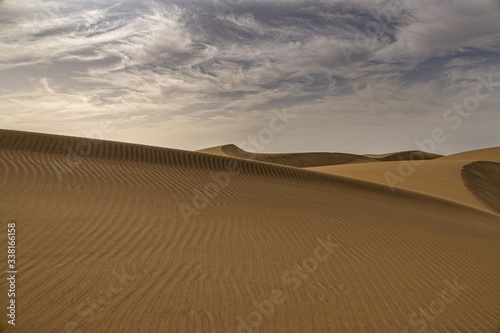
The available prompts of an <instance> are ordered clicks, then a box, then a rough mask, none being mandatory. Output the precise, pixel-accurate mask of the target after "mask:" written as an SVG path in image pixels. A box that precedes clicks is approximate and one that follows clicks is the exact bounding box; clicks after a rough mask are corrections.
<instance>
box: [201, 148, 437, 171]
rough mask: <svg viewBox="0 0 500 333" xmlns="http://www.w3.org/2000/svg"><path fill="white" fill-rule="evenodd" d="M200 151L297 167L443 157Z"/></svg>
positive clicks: (410, 152) (434, 155) (403, 153)
mask: <svg viewBox="0 0 500 333" xmlns="http://www.w3.org/2000/svg"><path fill="white" fill-rule="evenodd" d="M198 151H199V152H202V153H207V154H213V155H219V156H228V157H236V158H242V159H247V160H253V161H259V162H267V163H274V164H280V165H288V166H292V167H297V168H307V167H318V166H325V165H340V164H355V163H367V162H377V161H400V160H411V159H419V160H430V159H435V158H438V157H441V155H437V154H431V153H425V152H421V151H405V152H399V153H389V154H380V155H356V154H348V153H275V154H270V153H252V152H248V151H245V150H243V149H241V148H239V147H238V146H236V145H233V144H228V145H222V146H216V147H211V148H206V149H202V150H198Z"/></svg>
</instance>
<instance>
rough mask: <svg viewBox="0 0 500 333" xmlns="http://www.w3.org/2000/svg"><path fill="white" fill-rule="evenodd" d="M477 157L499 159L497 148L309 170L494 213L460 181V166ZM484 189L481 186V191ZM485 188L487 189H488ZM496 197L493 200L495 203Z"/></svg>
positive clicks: (462, 166)
mask: <svg viewBox="0 0 500 333" xmlns="http://www.w3.org/2000/svg"><path fill="white" fill-rule="evenodd" d="M478 160H479V161H481V160H483V161H500V147H496V148H487V149H480V150H476V151H470V152H465V153H460V154H454V155H450V156H444V157H440V158H437V159H433V160H425V161H413V162H407V161H393V162H377V163H370V164H363V165H350V166H343V165H331V166H321V167H313V168H310V169H311V170H315V171H320V172H325V173H329V174H335V175H341V176H345V177H352V178H356V179H362V180H366V181H370V182H375V183H379V184H385V185H391V186H393V187H395V188H401V189H407V190H411V191H417V192H420V193H425V194H428V195H432V196H436V197H440V198H443V199H447V200H452V201H455V202H457V203H461V204H465V205H469V206H472V207H475V208H478V209H482V210H487V211H492V212H494V211H495V209H493V208H492V206H491V204H488V203H486V202H485V201H484V199H483V198H482V197H481V196H478V195H477V193H474V192H473V191H470V190H469V189H468V188H467V186H465V184H464V182H463V180H462V169H463V168H464V167H465V166H466V165H468V164H470V163H473V162H475V161H478ZM484 188H485V187H484V186H481V191H482V189H484ZM478 190H480V189H478ZM489 191H490V192H491V190H489ZM492 200H495V199H492ZM499 200H500V199H497V202H498V201H499Z"/></svg>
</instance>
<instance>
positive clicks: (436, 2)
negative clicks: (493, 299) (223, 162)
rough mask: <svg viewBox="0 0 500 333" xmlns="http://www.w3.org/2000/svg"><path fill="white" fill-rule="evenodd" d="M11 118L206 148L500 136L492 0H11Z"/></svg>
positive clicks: (7, 76)
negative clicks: (233, 145)
mask: <svg viewBox="0 0 500 333" xmlns="http://www.w3.org/2000/svg"><path fill="white" fill-rule="evenodd" d="M0 50H1V51H0V128H4V129H15V130H25V131H34V132H43V133H53V134H63V135H72V136H80V137H92V138H99V139H105V140H115V141H124V142H134V143H141V144H148V145H154V146H161V147H169V148H178V149H186V150H197V149H202V148H206V147H210V146H216V145H222V144H229V143H232V144H236V145H238V146H240V147H241V146H244V147H245V148H246V149H247V150H250V151H259V152H300V151H304V152H305V151H309V152H310V151H330V152H349V153H384V152H392V151H402V150H416V149H420V150H427V151H432V152H435V153H440V154H452V153H456V152H461V151H466V150H472V149H478V148H485V147H492V146H500V131H499V129H500V126H499V125H500V2H499V1H496V0H491V1H490V0H474V1H472V0H468V1H458V0H457V1H453V0H432V1H431V0H419V1H415V0H390V1H389V0H388V1H385V0H384V1H381V0H340V1H333V0H332V1H327V0H272V1H271V0H266V1H264V0H157V1H149V0H130V1H127V0H125V1H121V2H116V1H108V0H94V1H83V0H64V1H57V0H52V1H40V0H0Z"/></svg>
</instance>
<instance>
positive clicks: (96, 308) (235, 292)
mask: <svg viewBox="0 0 500 333" xmlns="http://www.w3.org/2000/svg"><path fill="white" fill-rule="evenodd" d="M68 152H69V153H68ZM299 160H300V158H299V159H298V160H297V161H299ZM300 161H301V162H300V163H303V161H302V160H300ZM437 161H438V160H436V162H437ZM427 162H429V163H431V162H435V161H427ZM296 163H299V162H296ZM385 163H394V162H385ZM368 164H374V165H375V164H379V163H378V162H375V163H364V164H356V165H350V166H351V167H354V166H356V167H358V166H361V165H368ZM490 167H491V166H489V165H488V166H487V168H490ZM479 168H480V169H481V170H483V166H482V165H480V167H479ZM488 170H489V169H488ZM488 170H484V171H482V172H484V173H486V174H487V173H488ZM0 175H1V177H0V182H1V184H0V188H1V189H2V191H1V192H0V218H1V220H2V221H4V223H7V221H10V220H13V221H15V223H16V226H17V249H18V258H17V271H18V293H17V295H16V301H17V303H16V304H17V307H16V311H17V314H18V319H17V324H16V327H15V328H12V327H11V326H10V325H8V324H7V323H6V321H5V320H3V321H2V322H1V323H0V331H1V330H3V331H5V332H11V331H12V332H14V331H18V332H398V333H402V332H417V331H418V330H419V329H420V330H421V331H424V330H425V331H426V332H496V331H498V329H499V328H500V288H499V283H498V282H499V276H500V275H499V274H500V218H499V216H498V215H497V214H493V213H490V212H487V211H481V210H479V209H476V208H473V207H469V206H466V205H463V204H458V203H454V202H451V201H447V200H442V199H439V198H435V197H431V196H428V195H422V194H419V193H415V192H410V191H405V190H399V191H396V192H393V191H391V189H390V188H389V187H388V186H385V185H379V184H374V183H369V182H365V181H361V180H356V179H349V178H344V177H340V176H335V175H329V174H325V173H320V172H314V171H309V170H304V169H299V168H292V167H287V166H281V165H274V164H269V163H262V162H257V161H250V160H243V159H236V158H230V157H226V156H217V155H209V154H205V153H197V152H187V151H180V150H174V149H166V148H157V147H148V146H140V145H133V144H125V143H117V142H106V141H97V140H85V139H80V138H73V137H63V136H55V135H45V134H36V133H25V132H16V131H6V130H0ZM472 181H474V180H472ZM4 227H5V228H6V226H5V225H4ZM1 235H2V239H1V245H0V247H1V248H3V249H6V248H7V245H6V243H7V239H6V237H5V236H4V235H6V233H2V234H1ZM4 274H5V273H4ZM0 289H1V290H2V295H3V296H2V299H3V301H2V302H4V304H7V303H6V302H7V301H6V293H7V290H8V285H7V280H6V279H1V283H0ZM4 311H5V310H4ZM4 317H5V315H4Z"/></svg>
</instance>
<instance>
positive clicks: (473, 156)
mask: <svg viewBox="0 0 500 333" xmlns="http://www.w3.org/2000/svg"><path fill="white" fill-rule="evenodd" d="M440 159H442V160H466V161H479V160H483V161H493V162H500V147H492V148H484V149H478V150H471V151H466V152H463V153H458V154H453V155H449V156H444V157H441V158H440Z"/></svg>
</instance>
